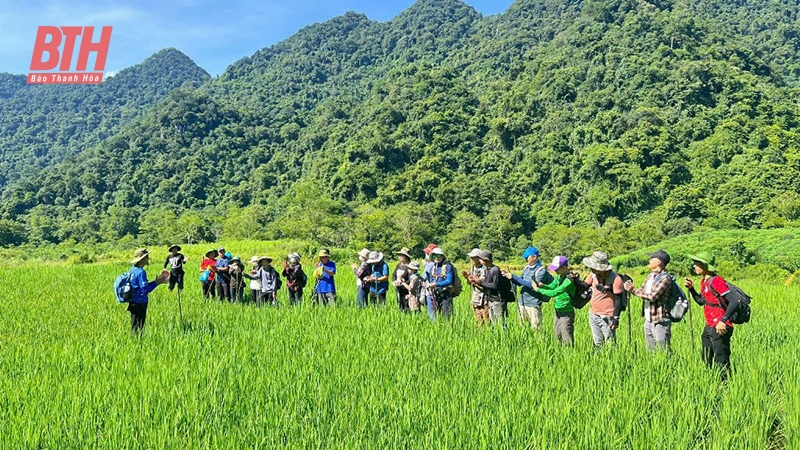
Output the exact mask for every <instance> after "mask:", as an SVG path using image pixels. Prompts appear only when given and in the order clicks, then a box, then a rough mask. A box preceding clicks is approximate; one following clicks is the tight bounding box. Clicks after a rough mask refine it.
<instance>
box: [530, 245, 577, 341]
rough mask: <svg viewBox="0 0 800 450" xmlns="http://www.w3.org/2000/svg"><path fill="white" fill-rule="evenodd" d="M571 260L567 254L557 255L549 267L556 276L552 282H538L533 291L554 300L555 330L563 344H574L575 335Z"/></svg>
mask: <svg viewBox="0 0 800 450" xmlns="http://www.w3.org/2000/svg"><path fill="white" fill-rule="evenodd" d="M568 266H569V260H568V259H567V257H566V256H556V257H555V258H553V262H552V263H551V264H550V265H549V266H547V269H548V270H550V271H551V272H554V273H555V274H556V276H555V277H554V278H553V281H552V282H551V283H550V284H544V283H539V282H537V283H536V285H535V286H533V291H534V292H538V293H539V294H541V295H544V296H547V297H550V299H551V300H552V301H553V309H555V314H554V318H553V330H554V333H555V336H556V339H557V340H558V341H559V342H561V343H562V344H565V345H568V346H572V344H573V342H574V335H575V308H574V307H573V306H572V297H573V296H574V295H575V289H576V288H575V284H574V283H573V282H572V280H571V279H570V277H568V276H567V275H569V267H568Z"/></svg>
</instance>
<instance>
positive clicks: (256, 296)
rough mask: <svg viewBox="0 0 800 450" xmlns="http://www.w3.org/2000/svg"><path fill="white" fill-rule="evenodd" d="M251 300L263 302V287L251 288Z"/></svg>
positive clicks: (258, 302)
mask: <svg viewBox="0 0 800 450" xmlns="http://www.w3.org/2000/svg"><path fill="white" fill-rule="evenodd" d="M250 301H251V302H253V303H255V304H257V305H260V304H261V289H250Z"/></svg>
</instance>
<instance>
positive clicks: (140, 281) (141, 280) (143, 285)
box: [136, 270, 158, 295]
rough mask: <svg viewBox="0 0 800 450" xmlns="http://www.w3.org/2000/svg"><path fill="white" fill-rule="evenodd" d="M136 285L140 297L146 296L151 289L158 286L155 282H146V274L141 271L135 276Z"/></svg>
mask: <svg viewBox="0 0 800 450" xmlns="http://www.w3.org/2000/svg"><path fill="white" fill-rule="evenodd" d="M136 285H137V286H139V292H140V293H141V294H142V295H147V294H149V293H151V292H153V289H155V288H156V286H158V284H156V282H155V281H151V282H149V283H148V282H147V274H146V273H145V272H144V270H142V271H141V272H139V275H137V276H136Z"/></svg>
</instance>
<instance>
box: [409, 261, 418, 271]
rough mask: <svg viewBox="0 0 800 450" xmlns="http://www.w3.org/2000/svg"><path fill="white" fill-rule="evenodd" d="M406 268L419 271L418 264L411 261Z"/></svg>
mask: <svg viewBox="0 0 800 450" xmlns="http://www.w3.org/2000/svg"><path fill="white" fill-rule="evenodd" d="M408 268H409V269H411V270H419V263H418V262H416V261H413V262H411V263H410V264H409V265H408Z"/></svg>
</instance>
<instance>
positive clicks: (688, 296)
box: [686, 291, 694, 350]
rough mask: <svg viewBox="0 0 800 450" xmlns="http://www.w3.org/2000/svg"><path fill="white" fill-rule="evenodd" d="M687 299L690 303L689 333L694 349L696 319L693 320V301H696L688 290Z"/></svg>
mask: <svg viewBox="0 0 800 450" xmlns="http://www.w3.org/2000/svg"><path fill="white" fill-rule="evenodd" d="M686 301H687V302H688V303H689V333H690V335H691V336H692V350H694V320H692V302H693V301H694V300H693V299H692V297H690V295H689V291H686Z"/></svg>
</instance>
